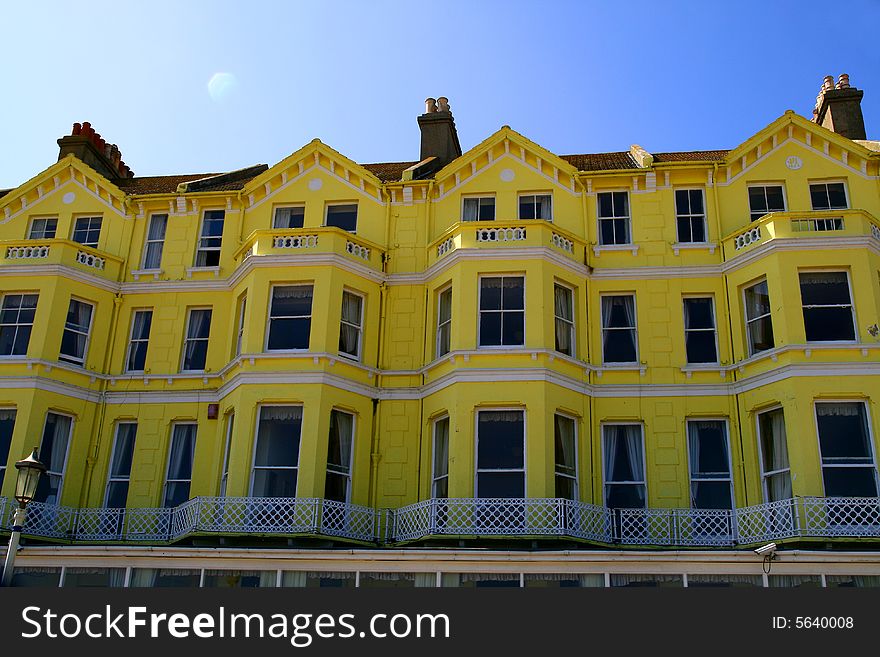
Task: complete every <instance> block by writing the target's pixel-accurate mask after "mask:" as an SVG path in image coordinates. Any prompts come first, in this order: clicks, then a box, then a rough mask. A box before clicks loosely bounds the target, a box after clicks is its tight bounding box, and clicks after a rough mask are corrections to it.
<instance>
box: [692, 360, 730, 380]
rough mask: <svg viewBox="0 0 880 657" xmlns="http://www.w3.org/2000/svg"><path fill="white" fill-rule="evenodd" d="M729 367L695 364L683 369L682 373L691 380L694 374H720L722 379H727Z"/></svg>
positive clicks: (713, 364)
mask: <svg viewBox="0 0 880 657" xmlns="http://www.w3.org/2000/svg"><path fill="white" fill-rule="evenodd" d="M727 369H728V368H727V367H726V366H724V365H721V364H720V363H694V364H692V365H685V366H684V367H682V368H681V371H682V373H683V374H684V375H685V376H686V377H687V378H691V377H692V376H693V375H694V372H718V374H719V375H720V376H721V378H722V379H724V378H726V377H727Z"/></svg>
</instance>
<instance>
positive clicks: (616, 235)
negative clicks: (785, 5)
mask: <svg viewBox="0 0 880 657" xmlns="http://www.w3.org/2000/svg"><path fill="white" fill-rule="evenodd" d="M596 202H597V205H598V207H599V244H631V243H632V238H631V237H630V220H629V193H628V192H599V193H598V194H596Z"/></svg>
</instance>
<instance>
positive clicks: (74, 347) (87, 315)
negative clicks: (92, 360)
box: [58, 299, 94, 365]
mask: <svg viewBox="0 0 880 657" xmlns="http://www.w3.org/2000/svg"><path fill="white" fill-rule="evenodd" d="M93 309H94V306H92V304H90V303H86V302H85V301H79V300H77V299H71V300H70V305H69V306H68V308H67V321H66V322H65V323H64V333H63V334H62V336H61V352H60V353H59V354H58V360H63V361H65V362H68V363H75V364H76V365H82V364H83V363H84V362H85V359H86V349H87V348H88V344H89V330H90V329H91V326H92V310H93Z"/></svg>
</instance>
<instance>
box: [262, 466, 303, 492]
mask: <svg viewBox="0 0 880 657" xmlns="http://www.w3.org/2000/svg"><path fill="white" fill-rule="evenodd" d="M296 473H297V471H296V470H295V469H290V470H264V469H257V470H254V490H253V495H254V497H296Z"/></svg>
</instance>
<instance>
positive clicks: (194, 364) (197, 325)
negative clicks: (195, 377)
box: [180, 308, 211, 372]
mask: <svg viewBox="0 0 880 657" xmlns="http://www.w3.org/2000/svg"><path fill="white" fill-rule="evenodd" d="M210 333H211V309H210V308H206V309H192V310H190V311H189V320H188V321H187V323H186V340H185V341H184V344H183V366H182V367H181V368H180V369H181V370H182V371H184V372H201V371H203V370H204V369H205V360H206V359H207V356H208V336H209V335H210Z"/></svg>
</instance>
